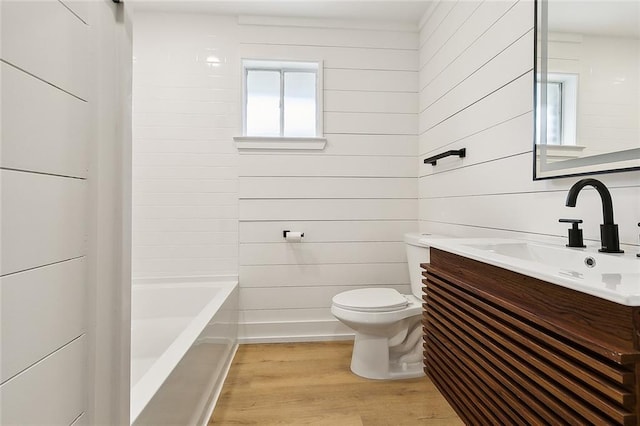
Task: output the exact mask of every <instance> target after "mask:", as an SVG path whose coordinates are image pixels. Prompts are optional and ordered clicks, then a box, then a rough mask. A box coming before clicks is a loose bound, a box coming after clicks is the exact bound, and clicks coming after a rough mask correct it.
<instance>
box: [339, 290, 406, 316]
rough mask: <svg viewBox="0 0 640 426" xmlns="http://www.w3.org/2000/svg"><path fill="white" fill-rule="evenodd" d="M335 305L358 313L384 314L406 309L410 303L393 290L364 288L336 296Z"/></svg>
mask: <svg viewBox="0 0 640 426" xmlns="http://www.w3.org/2000/svg"><path fill="white" fill-rule="evenodd" d="M333 304H334V305H336V306H338V307H340V308H344V309H351V310H356V311H364V312H380V311H382V312H384V311H396V310H400V309H404V308H405V307H406V306H407V305H408V304H409V301H408V300H407V299H406V298H405V297H404V296H403V295H401V294H400V293H398V291H397V290H394V289H392V288H362V289H358V290H350V291H345V292H343V293H340V294H337V295H335V296H334V297H333Z"/></svg>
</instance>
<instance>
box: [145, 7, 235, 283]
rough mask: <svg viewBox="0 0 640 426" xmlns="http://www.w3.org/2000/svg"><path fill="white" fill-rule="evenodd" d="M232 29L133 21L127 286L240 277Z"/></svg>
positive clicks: (224, 21)
mask: <svg viewBox="0 0 640 426" xmlns="http://www.w3.org/2000/svg"><path fill="white" fill-rule="evenodd" d="M236 21H237V18H232V17H215V16H208V15H200V16H199V15H180V14H170V15H165V14H162V13H139V14H136V21H135V33H136V36H135V37H134V57H135V61H134V100H133V102H134V158H133V265H132V268H133V276H134V278H143V277H161V276H194V275H235V274H237V272H238V266H237V264H238V223H237V221H238V153H237V151H236V149H235V145H234V143H233V140H232V136H234V135H235V129H236V128H237V124H238V121H239V96H240V94H239V93H240V92H239V90H240V89H239V81H240V76H239V69H240V65H239V59H238V58H239V57H238V35H237V33H238V30H237V23H236ZM210 57H215V58H216V60H217V61H218V62H217V64H216V66H212V65H211V64H210V63H208V62H207V58H210Z"/></svg>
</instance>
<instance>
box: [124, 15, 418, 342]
mask: <svg viewBox="0 0 640 426" xmlns="http://www.w3.org/2000/svg"><path fill="white" fill-rule="evenodd" d="M417 49H418V32H417V28H413V27H407V26H398V25H395V24H371V23H363V22H345V21H320V20H292V19H283V18H262V17H240V18H238V17H223V16H213V15H206V14H202V15H195V14H175V13H173V14H164V13H157V12H145V11H141V12H140V13H137V14H136V37H135V38H134V50H135V63H134V78H135V84H134V130H135V133H134V196H133V200H134V223H133V229H134V231H133V236H134V258H133V263H134V264H133V270H134V277H151V276H182V277H184V276H192V275H221V274H234V273H239V276H240V308H241V316H240V318H241V319H240V334H241V336H240V337H241V339H242V340H244V341H256V340H292V339H293V340H295V339H320V338H325V337H332V336H336V335H344V334H350V333H351V332H350V331H349V330H348V329H346V328H345V327H343V326H342V325H341V324H340V323H339V322H338V321H337V320H335V319H334V318H333V317H332V315H331V313H330V311H329V307H330V305H331V297H332V296H333V295H335V294H336V293H338V292H340V291H343V290H348V289H352V288H357V287H363V286H371V285H385V286H392V287H395V288H398V289H400V290H402V291H408V289H409V286H408V282H409V278H408V271H407V267H406V263H405V254H404V253H405V249H404V246H403V243H402V234H403V233H405V232H408V231H415V230H416V229H417V227H418V224H417V211H418V204H417V195H418V185H417V183H418V182H417V168H416V164H415V154H416V152H417V145H418V138H417V134H416V129H417V125H418V124H417V123H418V121H417V107H418V93H417V88H418V72H417V71H418V50H417ZM213 57H215V58H213ZM207 58H209V59H210V60H211V61H213V62H214V63H215V65H212V64H211V63H208V62H207ZM240 58H253V59H259V58H270V59H283V60H287V59H289V60H322V61H323V66H324V69H323V74H324V106H325V114H324V133H325V136H326V137H327V141H328V142H327V146H326V148H325V149H324V150H322V151H313V152H310V151H260V150H251V151H243V152H242V153H238V151H237V149H236V147H235V144H234V142H233V139H232V138H233V136H239V135H240V87H239V84H240ZM284 229H291V230H294V231H295V230H300V231H303V232H304V233H305V240H304V242H303V243H301V244H288V243H285V242H284V241H283V239H282V231H283V230H284ZM238 265H239V266H238ZM238 268H239V269H238Z"/></svg>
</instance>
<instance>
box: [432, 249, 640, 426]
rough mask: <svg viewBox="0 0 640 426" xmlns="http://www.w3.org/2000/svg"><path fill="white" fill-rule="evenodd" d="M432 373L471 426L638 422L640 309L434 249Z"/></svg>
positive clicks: (461, 415) (451, 402) (443, 391)
mask: <svg viewBox="0 0 640 426" xmlns="http://www.w3.org/2000/svg"><path fill="white" fill-rule="evenodd" d="M422 266H423V268H424V272H423V275H424V278H425V279H424V280H423V283H424V284H425V285H426V287H425V288H424V292H425V294H424V296H423V299H424V304H423V306H424V313H423V326H424V355H425V361H424V364H425V372H426V373H427V375H428V376H429V377H430V378H431V379H432V381H433V382H434V383H435V384H436V386H437V387H438V388H439V390H440V391H441V392H442V394H443V395H444V396H445V397H446V398H447V400H448V401H449V403H450V404H451V405H452V406H453V407H454V409H455V410H456V411H457V412H458V414H459V415H460V417H461V418H462V419H463V420H464V421H465V423H467V424H472V425H489V424H490V425H521V424H552V425H556V424H572V425H575V424H597V425H602V424H625V425H631V424H638V423H639V419H640V417H639V416H638V394H639V383H640V376H639V374H640V369H639V367H640V362H639V361H640V351H639V349H640V344H639V342H640V336H639V334H638V333H639V331H640V327H639V325H640V309H639V308H637V307H629V306H623V305H619V304H616V303H613V302H609V301H607V300H603V299H600V298H597V297H594V296H590V295H587V294H584V293H580V292H577V291H574V290H570V289H567V288H564V287H561V286H557V285H554V284H549V283H547V282H544V281H541V280H538V279H535V278H531V277H528V276H525V275H521V274H518V273H515V272H511V271H508V270H505V269H502V268H498V267H495V266H491V265H488V264H485V263H482V262H477V261H475V260H471V259H468V258H465V257H462V256H457V255H455V254H451V253H448V252H445V251H441V250H437V249H434V248H432V249H431V258H430V263H429V264H423V265H422Z"/></svg>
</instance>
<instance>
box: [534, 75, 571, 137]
mask: <svg viewBox="0 0 640 426" xmlns="http://www.w3.org/2000/svg"><path fill="white" fill-rule="evenodd" d="M537 85H538V89H537V90H538V93H540V90H541V87H543V86H541V85H540V83H537ZM546 87H547V100H546V104H545V105H544V107H543V106H542V104H541V100H540V99H538V100H537V101H538V111H540V112H541V113H543V114H544V113H545V111H546V121H547V123H546V126H547V135H546V141H545V142H542V141H540V135H541V120H540V118H541V117H540V114H538V116H537V119H536V127H537V128H536V134H537V136H538V140H537V142H536V143H538V144H540V143H546V144H547V145H563V144H564V143H565V141H563V137H562V132H563V129H562V126H563V120H564V117H563V110H562V82H558V81H548V82H547V83H546Z"/></svg>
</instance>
